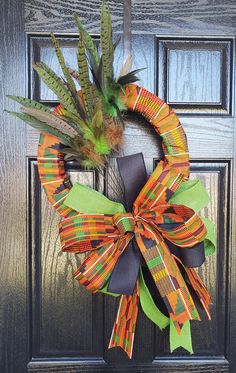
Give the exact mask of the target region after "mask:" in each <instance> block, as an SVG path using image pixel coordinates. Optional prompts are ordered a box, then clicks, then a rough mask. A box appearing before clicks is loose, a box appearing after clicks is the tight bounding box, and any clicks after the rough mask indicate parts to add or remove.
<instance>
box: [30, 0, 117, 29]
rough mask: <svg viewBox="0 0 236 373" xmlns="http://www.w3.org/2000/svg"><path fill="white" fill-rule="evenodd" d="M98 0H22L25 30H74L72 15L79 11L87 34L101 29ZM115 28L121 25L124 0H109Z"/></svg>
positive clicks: (99, 2) (99, 3) (99, 0)
mask: <svg viewBox="0 0 236 373" xmlns="http://www.w3.org/2000/svg"><path fill="white" fill-rule="evenodd" d="M101 3H102V1H101V0H88V1H87V0H80V1H77V0H69V1H63V0H59V1H58V0H57V1H56V0H49V1H47V2H45V1H44V0H25V30H26V31H28V32H31V33H32V32H38V31H40V32H41V31H46V32H49V31H53V32H56V31H60V32H77V28H76V25H75V22H74V18H73V14H74V13H78V14H79V16H80V17H81V20H82V22H83V24H84V25H85V26H86V29H87V30H88V31H89V32H90V33H93V34H94V33H95V34H98V33H99V32H100V31H99V30H100V10H101ZM110 9H111V14H112V21H113V27H114V31H115V32H116V31H120V30H121V29H122V25H123V1H122V0H118V1H116V0H111V1H110Z"/></svg>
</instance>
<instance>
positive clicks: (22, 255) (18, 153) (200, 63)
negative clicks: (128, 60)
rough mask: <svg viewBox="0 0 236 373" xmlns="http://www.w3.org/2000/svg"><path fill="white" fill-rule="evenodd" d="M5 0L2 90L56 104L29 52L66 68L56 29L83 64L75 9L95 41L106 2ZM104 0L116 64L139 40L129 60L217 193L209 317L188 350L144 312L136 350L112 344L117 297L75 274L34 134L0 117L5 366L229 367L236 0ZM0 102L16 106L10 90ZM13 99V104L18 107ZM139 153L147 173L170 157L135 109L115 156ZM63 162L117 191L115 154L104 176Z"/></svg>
mask: <svg viewBox="0 0 236 373" xmlns="http://www.w3.org/2000/svg"><path fill="white" fill-rule="evenodd" d="M3 4H4V6H3V7H2V13H1V14H2V15H3V22H4V23H3V25H5V26H4V27H5V28H4V30H6V32H4V38H3V40H2V41H1V43H2V46H3V48H2V49H1V50H2V51H3V52H2V56H1V57H3V64H2V66H3V71H4V74H3V80H2V82H3V89H2V92H3V94H4V95H5V93H11V94H18V95H23V96H24V95H26V94H28V96H29V97H32V98H35V99H37V100H41V102H44V103H46V104H48V105H50V106H54V105H56V103H57V102H56V98H55V96H53V95H52V94H51V92H50V91H48V90H47V88H46V87H45V85H43V84H42V83H41V82H40V81H39V79H38V78H37V76H36V74H35V73H34V72H33V70H32V68H31V65H32V62H36V61H39V60H43V61H44V62H46V63H47V64H49V66H51V67H53V68H55V69H56V71H58V72H59V67H58V64H57V62H56V58H55V54H54V52H53V48H52V45H51V44H50V38H49V33H50V31H54V32H56V33H57V35H58V37H59V40H60V43H61V45H62V47H63V52H64V54H65V58H66V61H67V62H68V64H69V65H70V66H71V67H75V58H76V43H77V40H78V35H77V34H76V28H75V25H74V21H73V17H72V15H73V12H75V11H77V12H78V13H79V14H80V15H81V19H82V21H83V22H84V24H85V26H86V28H87V29H88V30H89V31H90V32H91V33H92V35H93V36H94V38H95V40H97V41H98V40H99V19H100V5H101V1H100V0H89V1H84V0H83V1H82V0H80V1H74V0H72V1H70V2H63V1H57V2H56V4H55V1H54V0H48V1H47V2H45V1H43V0H25V1H23V0H21V1H18V2H16V1H14V0H10V1H7V0H4V1H3ZM110 4H111V12H112V18H113V24H114V30H115V34H116V36H118V35H119V34H122V35H123V39H122V43H121V44H120V46H119V48H118V53H117V55H116V62H115V64H116V66H117V68H118V67H119V66H121V64H122V61H123V52H124V55H127V54H128V53H129V52H130V51H131V49H132V54H133V56H134V68H141V67H146V69H145V70H144V71H142V72H141V74H140V77H141V82H140V84H141V85H143V86H144V87H145V88H147V89H149V90H150V91H152V92H155V93H156V94H157V95H159V96H160V97H161V98H163V99H164V100H165V101H166V102H167V103H169V104H170V105H171V106H172V107H173V108H174V109H175V110H176V112H177V113H178V115H179V116H180V120H181V123H182V124H183V127H184V129H185V131H186V133H187V136H188V143H189V148H190V157H191V171H192V173H191V177H192V178H196V177H197V178H199V179H201V180H202V182H203V183H204V185H205V186H206V188H207V190H208V191H209V193H210V196H211V204H210V205H209V206H208V207H207V208H205V209H204V211H202V215H204V216H207V217H210V218H211V219H213V221H214V222H215V224H216V229H217V240H218V249H217V253H216V255H215V256H213V257H211V258H207V260H206V262H205V263H204V265H203V266H202V267H201V268H200V269H199V270H198V272H199V274H200V276H201V278H202V279H203V281H204V282H205V284H206V285H207V287H208V288H209V290H210V292H211V295H212V308H211V314H212V321H211V322H209V321H207V320H205V319H204V320H203V321H202V322H201V324H200V323H197V322H195V323H192V331H193V344H194V351H195V354H194V355H191V356H190V355H189V354H188V353H186V352H185V351H184V350H182V349H179V350H177V351H175V352H174V353H173V354H170V352H169V342H168V331H162V332H160V331H159V330H158V329H157V328H155V327H154V325H153V324H152V323H151V322H150V321H149V320H148V319H147V318H146V317H145V315H144V314H143V313H142V311H141V310H140V312H139V317H138V323H137V329H136V338H135V344H134V354H133V355H134V356H133V359H132V360H131V361H130V360H129V359H128V358H127V357H126V356H125V355H124V353H123V352H122V351H121V350H120V349H111V350H107V346H108V343H109V339H110V334H111V330H112V326H113V322H114V319H115V315H116V311H117V299H115V298H113V297H105V296H102V295H101V294H97V295H94V296H92V295H91V294H90V293H88V292H87V291H85V290H84V289H83V288H82V287H81V286H78V284H77V282H75V280H73V277H72V273H73V272H74V271H75V270H76V268H77V267H78V266H79V264H80V262H81V261H82V260H83V257H82V255H80V256H76V255H73V254H68V253H61V252H60V243H59V237H58V230H57V224H58V222H59V216H58V214H57V212H56V211H55V210H54V209H53V208H52V206H50V205H49V203H48V201H47V199H46V196H45V193H44V191H43V190H42V188H41V185H40V182H39V177H38V173H37V165H36V155H37V144H38V132H37V131H35V130H33V129H31V128H30V127H26V126H24V124H22V123H18V121H17V120H16V119H13V118H9V116H5V122H6V123H5V125H4V127H2V128H1V130H2V129H3V136H2V138H1V142H2V144H1V145H2V148H3V149H4V151H3V152H2V153H3V157H4V156H5V158H3V159H2V160H1V167H2V170H3V175H4V179H3V180H4V181H3V188H2V191H3V204H2V206H3V216H4V219H3V223H2V224H1V229H0V234H1V242H2V246H3V250H2V255H3V256H2V258H3V260H2V261H0V269H1V274H2V284H3V286H2V287H1V290H0V296H1V303H2V304H3V307H1V310H0V311H1V313H0V314H1V320H2V322H1V324H0V325H1V328H2V330H1V332H2V333H0V334H1V344H2V345H1V351H3V354H2V361H1V367H2V370H1V371H3V372H4V373H5V372H6V373H8V372H9V373H10V372H14V373H21V372H25V371H29V372H45V373H46V372H58V373H59V372H80V371H81V372H82V371H83V372H95V371H97V372H99V371H100V372H105V371H107V372H118V371H120V372H137V373H138V372H144V371H145V372H164V373H165V372H172V373H175V372H229V371H230V372H234V371H235V369H236V361H235V357H234V349H235V346H236V343H235V342H236V330H235V329H236V326H235V325H236V322H235V314H236V297H235V289H236V283H235V282H236V275H235V270H236V258H235V255H236V254H235V252H234V250H233V248H234V245H235V229H234V230H233V229H232V228H233V227H234V226H235V225H234V221H233V219H235V218H234V216H235V215H236V214H235V209H234V200H235V197H234V188H233V180H234V178H235V171H234V168H233V166H234V159H235V156H234V142H235V118H234V70H235V39H234V36H235V30H236V29H235V24H236V23H235V18H236V5H235V4H234V2H233V1H231V2H230V3H228V4H227V5H225V4H222V3H219V2H214V4H212V3H211V2H209V3H204V4H200V3H191V2H189V1H186V2H182V3H176V2H175V1H174V0H168V1H167V2H165V4H163V3H160V1H158V0H152V1H143V0H142V1H140V0H133V1H131V0H124V1H114V0H112V1H111V2H110ZM131 5H132V6H131ZM1 6H2V4H1ZM9 25H11V27H10V28H9ZM8 51H10V53H8ZM15 61H18V63H17V64H16V63H15ZM25 66H26V68H25ZM13 82H14V83H13ZM27 86H28V92H27ZM1 105H2V107H3V108H5V107H8V108H9V102H8V101H7V102H6V101H5V99H3V101H2V102H1ZM10 105H12V106H11V108H12V109H13V110H14V109H15V107H14V104H12V103H11V104H10ZM9 122H11V123H9ZM10 124H11V126H10ZM13 129H14V131H13ZM12 134H14V136H13V135H12ZM140 151H141V152H143V153H144V158H145V164H146V167H147V171H148V174H150V173H151V172H152V170H153V169H154V167H155V165H156V164H157V162H158V161H159V160H160V159H161V158H162V151H161V142H160V139H159V138H157V136H156V134H155V133H154V130H153V128H151V126H149V125H148V123H146V121H145V120H144V119H142V118H140V117H139V116H138V115H135V114H131V113H129V114H128V115H127V116H126V129H125V139H124V147H123V149H122V151H120V153H119V154H117V156H121V155H128V154H132V153H137V152H140ZM67 168H68V172H69V173H70V177H71V180H72V182H74V181H75V180H78V181H80V182H82V183H84V184H86V185H89V186H92V187H93V188H95V189H97V190H99V191H101V192H105V193H106V194H107V196H108V197H110V198H112V199H114V200H122V199H123V194H122V188H121V187H119V186H118V182H119V181H118V179H119V176H118V173H117V166H116V159H115V158H111V160H110V167H109V169H108V171H107V172H106V173H105V174H104V176H101V175H98V174H97V173H96V172H94V171H86V172H85V171H82V170H80V169H79V168H78V166H77V165H76V164H75V163H73V162H70V163H69V164H67ZM13 169H14V172H13V171H12V170H13ZM5 175H7V176H5ZM16 185H17V190H16ZM25 196H26V197H25ZM26 222H27V223H26ZM26 237H27V239H26ZM2 300H3V301H2ZM9 315H11V317H10V318H9Z"/></svg>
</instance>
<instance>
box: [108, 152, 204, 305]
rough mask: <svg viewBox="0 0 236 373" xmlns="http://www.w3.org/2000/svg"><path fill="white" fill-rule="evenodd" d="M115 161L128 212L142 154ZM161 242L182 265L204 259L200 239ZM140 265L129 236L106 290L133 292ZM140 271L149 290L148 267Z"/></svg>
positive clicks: (141, 179) (141, 173) (138, 184)
mask: <svg viewBox="0 0 236 373" xmlns="http://www.w3.org/2000/svg"><path fill="white" fill-rule="evenodd" d="M117 163H118V169H119V173H120V176H121V179H122V181H123V183H124V191H125V203H126V210H127V212H131V211H132V209H133V203H134V201H135V199H136V198H137V196H138V194H139V192H140V190H141V189H142V188H143V186H144V185H145V183H146V181H147V172H146V168H145V164H144V159H143V155H142V153H138V154H132V155H128V156H126V157H121V158H117ZM174 225H175V224H173V228H174ZM162 226H164V224H162ZM168 228H170V225H168ZM165 242H166V243H167V245H168V247H169V249H170V251H171V253H172V254H173V255H175V256H177V257H178V258H179V259H180V260H181V261H182V263H183V264H184V265H185V266H186V267H200V266H201V265H202V263H203V262H204V261H205V254H204V243H203V242H201V243H198V244H196V245H195V246H193V247H191V248H186V249H185V248H181V247H179V246H176V245H174V244H173V243H172V242H170V241H168V240H165ZM140 265H141V253H140V250H139V248H138V247H137V244H136V241H135V240H131V242H130V243H129V245H128V246H127V248H126V249H125V251H124V253H122V254H121V256H120V258H119V259H118V261H117V263H116V265H115V268H114V270H113V272H112V274H111V278H110V282H109V285H108V291H109V292H111V293H118V294H126V295H130V294H133V292H134V288H135V285H136V281H137V277H138V273H139V268H140ZM144 272H145V282H146V284H147V286H148V288H149V289H152V292H154V287H153V282H154V281H153V278H152V276H151V273H150V271H149V270H148V271H145V270H144ZM155 288H156V286H155ZM156 290H157V288H156ZM155 293H156V296H153V298H154V301H155V299H156V301H157V302H158V304H159V306H160V304H161V301H160V300H161V297H160V296H159V295H158V294H157V293H158V291H155ZM153 295H154V294H153Z"/></svg>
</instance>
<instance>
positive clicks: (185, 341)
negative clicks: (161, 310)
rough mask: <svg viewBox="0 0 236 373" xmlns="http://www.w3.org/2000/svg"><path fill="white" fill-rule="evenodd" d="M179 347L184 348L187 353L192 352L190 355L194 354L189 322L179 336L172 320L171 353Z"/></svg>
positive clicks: (186, 322)
mask: <svg viewBox="0 0 236 373" xmlns="http://www.w3.org/2000/svg"><path fill="white" fill-rule="evenodd" d="M178 347H183V348H184V349H185V350H186V351H188V352H190V354H193V346H192V336H191V328H190V321H189V320H187V321H185V323H184V325H183V327H182V328H181V332H180V334H179V333H178V332H177V330H176V327H175V324H174V322H173V320H171V319H170V351H171V352H173V351H174V350H175V349H176V348H178Z"/></svg>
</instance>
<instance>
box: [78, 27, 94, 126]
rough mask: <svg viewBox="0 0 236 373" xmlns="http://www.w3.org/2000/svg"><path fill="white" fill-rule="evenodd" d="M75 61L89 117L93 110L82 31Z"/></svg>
mask: <svg viewBox="0 0 236 373" xmlns="http://www.w3.org/2000/svg"><path fill="white" fill-rule="evenodd" d="M77 61H78V68H79V76H78V79H79V84H80V86H81V89H82V91H83V100H84V106H85V110H86V113H87V115H88V117H89V118H90V119H91V117H92V112H93V100H92V95H91V82H90V80H89V70H88V64H87V58H86V52H85V47H84V43H83V36H82V33H81V34H80V40H79V43H78V54H77Z"/></svg>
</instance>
